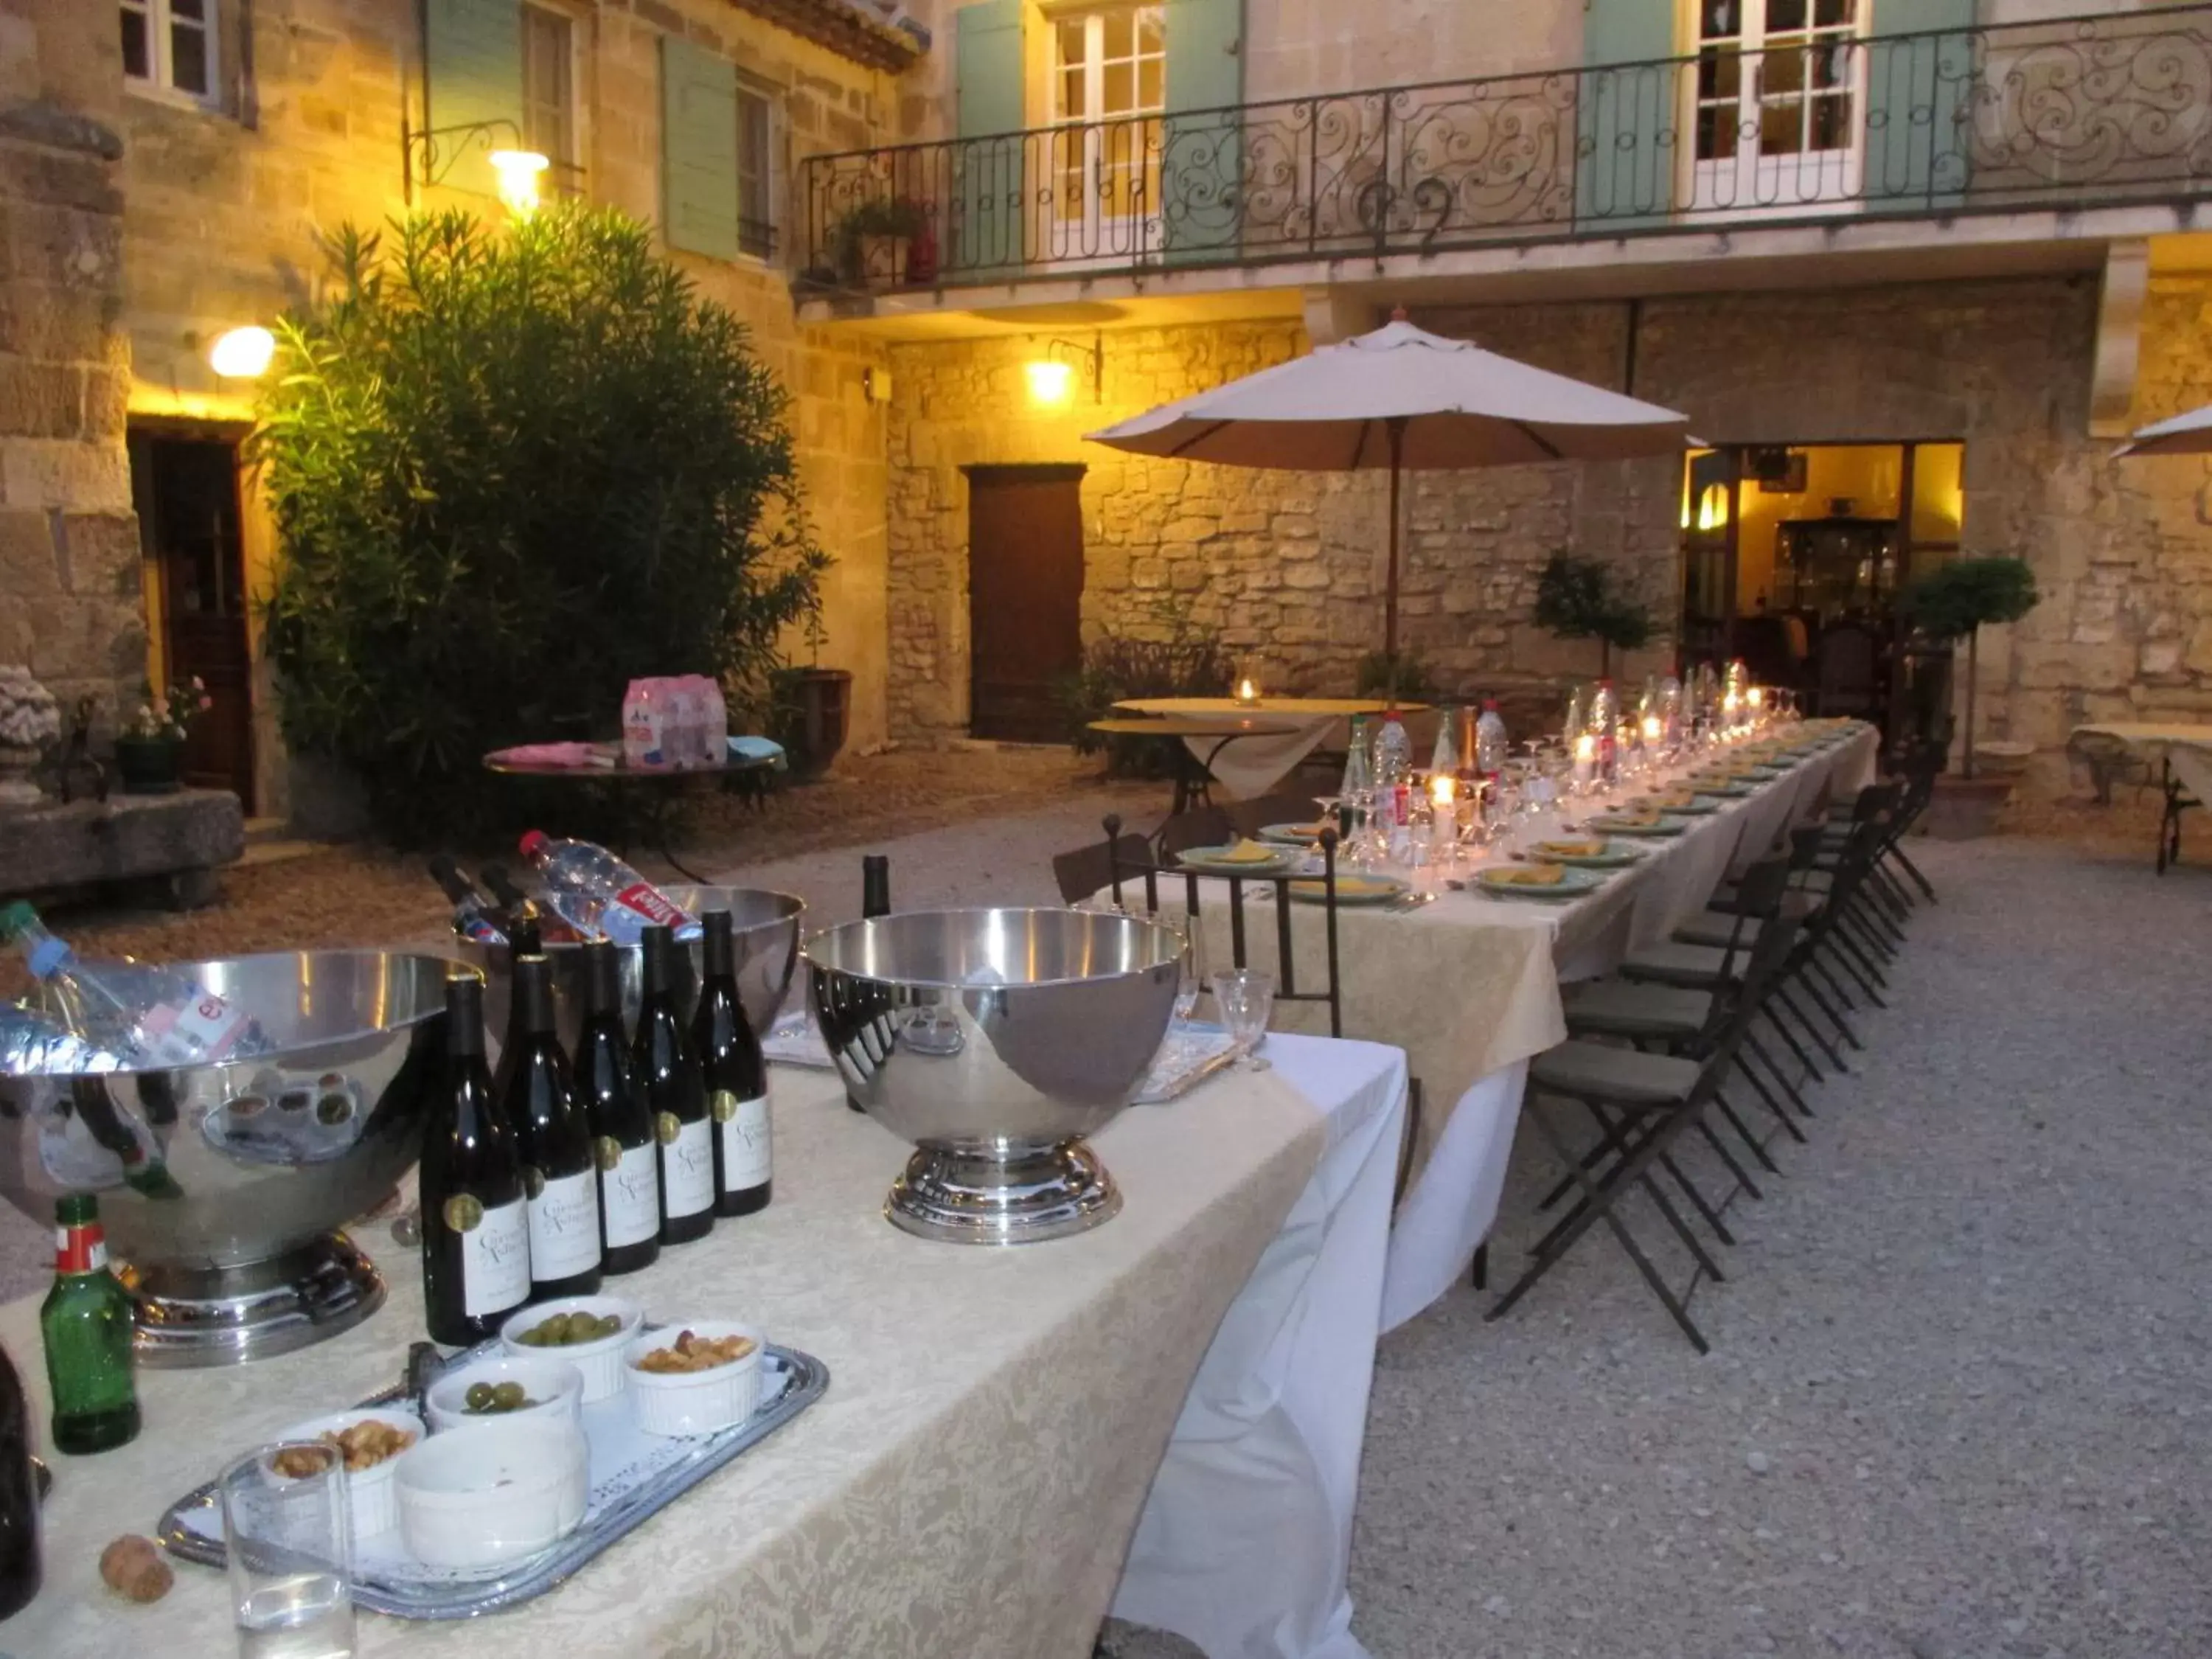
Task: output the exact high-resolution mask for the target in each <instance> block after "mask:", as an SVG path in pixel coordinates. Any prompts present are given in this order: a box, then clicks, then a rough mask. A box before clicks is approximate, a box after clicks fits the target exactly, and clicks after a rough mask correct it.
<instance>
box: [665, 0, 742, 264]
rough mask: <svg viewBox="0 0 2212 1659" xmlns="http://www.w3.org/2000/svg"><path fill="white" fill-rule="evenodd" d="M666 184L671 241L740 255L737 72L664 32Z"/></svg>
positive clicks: (716, 254) (719, 255)
mask: <svg viewBox="0 0 2212 1659" xmlns="http://www.w3.org/2000/svg"><path fill="white" fill-rule="evenodd" d="M660 188H661V197H662V208H661V213H662V224H661V234H662V235H663V237H664V238H665V239H666V240H667V243H668V246H671V247H675V248H683V249H684V250H685V251H687V252H692V253H704V254H707V255H708V256H709V257H710V258H716V259H734V258H737V257H738V72H737V70H736V67H735V66H734V65H733V64H731V62H730V61H729V59H728V58H720V57H717V56H716V55H715V54H714V53H713V52H708V51H707V50H705V49H704V48H703V47H700V46H693V45H692V44H691V43H690V41H689V40H678V38H677V37H676V36H675V35H672V34H664V35H662V36H661V37H660Z"/></svg>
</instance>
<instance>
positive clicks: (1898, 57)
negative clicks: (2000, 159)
mask: <svg viewBox="0 0 2212 1659" xmlns="http://www.w3.org/2000/svg"><path fill="white" fill-rule="evenodd" d="M1861 3H1863V4H1871V5H1873V7H1874V16H1873V18H1872V20H1871V21H1872V27H1871V28H1870V29H1869V35H1870V36H1871V38H1870V39H1869V40H1868V41H1867V42H1866V48H1865V50H1866V64H1867V67H1866V114H1865V121H1866V180H1865V184H1864V186H1863V194H1864V195H1865V197H1866V198H1867V200H1868V202H1869V204H1870V205H1872V206H1874V207H1877V208H1879V207H1881V206H1884V205H1888V206H1891V207H1896V208H1905V207H1910V206H1911V205H1913V204H1914V202H1915V200H1916V198H1917V200H1919V201H1921V202H1923V203H1925V204H1927V205H1929V206H1931V207H1936V206H1942V205H1944V204H1957V203H1958V202H1959V200H1960V198H1961V197H1963V196H1964V194H1965V192H1966V185H1967V184H1968V182H1969V179H1968V174H1969V173H1970V172H1971V171H1972V150H1973V129H1972V121H1973V115H1974V108H1973V98H1972V82H1973V80H1974V78H1975V75H1976V70H1975V64H1974V37H1973V35H1972V33H1970V31H1971V30H1972V27H1973V26H1974V0H1861ZM1931 30H1940V31H1942V33H1929V31H1931ZM1900 35H1903V36H1907V37H1909V38H1906V39H1903V40H1899V39H1896V38H1894V37H1897V36H1900Z"/></svg>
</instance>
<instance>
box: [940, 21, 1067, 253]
mask: <svg viewBox="0 0 2212 1659" xmlns="http://www.w3.org/2000/svg"><path fill="white" fill-rule="evenodd" d="M1022 11H1023V0H975V3H973V4H970V5H965V6H963V7H961V8H960V9H959V10H958V11H957V12H956V13H954V14H953V64H952V68H953V73H954V75H955V76H956V77H957V82H958V93H957V109H958V117H959V123H960V137H961V138H962V139H963V140H964V141H969V142H963V143H961V144H959V145H958V146H957V147H956V154H957V160H956V162H955V165H954V169H953V172H954V179H953V204H952V207H953V211H952V224H951V236H950V238H949V242H950V245H949V246H947V247H946V248H945V249H944V251H943V259H944V264H945V267H946V268H947V269H957V270H991V269H1006V268H1012V267H1017V266H1018V265H1020V264H1022V262H1023V258H1024V253H1025V252H1026V243H1027V240H1028V238H1027V235H1026V234H1025V233H1026V232H1027V231H1028V230H1029V228H1030V213H1031V205H1030V201H1029V192H1028V191H1027V190H1026V189H1025V188H1024V176H1025V174H1026V172H1027V169H1026V167H1024V160H1025V157H1024V143H1025V141H1024V139H1023V137H1021V127H1022V111H1023V106H1024V100H1023V77H1024V72H1025V71H1024V58H1023V54H1022ZM975 141H981V142H975ZM1047 211H1048V210H1047Z"/></svg>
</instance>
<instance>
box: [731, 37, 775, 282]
mask: <svg viewBox="0 0 2212 1659" xmlns="http://www.w3.org/2000/svg"><path fill="white" fill-rule="evenodd" d="M782 143H783V123H782V120H781V111H780V110H779V108H778V107H777V103H776V97H775V94H774V93H772V92H769V91H768V90H766V89H765V88H762V87H759V86H757V85H754V84H753V83H752V82H748V81H746V80H744V79H743V78H742V77H740V78H739V80H738V252H740V253H743V254H745V255H746V256H748V257H749V258H755V259H761V260H765V261H773V260H774V259H775V254H776V242H777V235H776V228H777V226H779V225H780V224H781V222H782V219H783V200H782V194H783V191H782V179H783V168H782V167H781V166H780V165H779V164H778V161H777V155H778V154H779V151H780V149H781V144H782Z"/></svg>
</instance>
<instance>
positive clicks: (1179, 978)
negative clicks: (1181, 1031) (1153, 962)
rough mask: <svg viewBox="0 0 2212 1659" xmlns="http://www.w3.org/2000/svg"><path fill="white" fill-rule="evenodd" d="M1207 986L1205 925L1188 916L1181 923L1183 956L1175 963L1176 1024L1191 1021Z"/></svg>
mask: <svg viewBox="0 0 2212 1659" xmlns="http://www.w3.org/2000/svg"><path fill="white" fill-rule="evenodd" d="M1205 989H1206V928H1205V927H1204V926H1203V925H1202V924H1201V923H1200V921H1199V919H1198V918H1197V917H1196V916H1186V917H1184V918H1183V922H1182V956H1181V957H1178V958H1177V959H1176V999H1175V1017H1176V1024H1188V1023H1189V1021H1190V1017H1191V1013H1192V1012H1193V1011H1194V1009H1196V1008H1197V1006H1198V998H1199V994H1200V992H1201V991H1203V990H1205Z"/></svg>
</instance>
